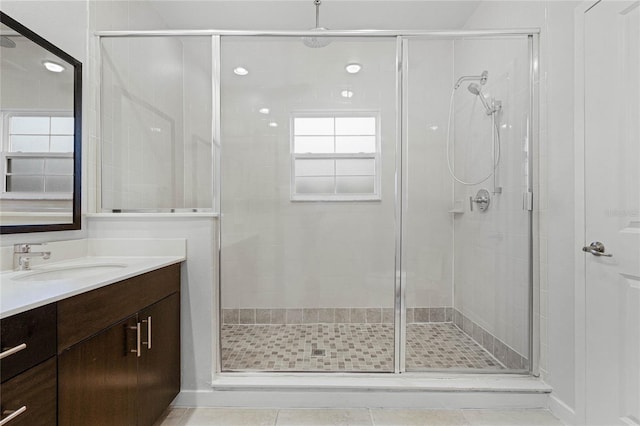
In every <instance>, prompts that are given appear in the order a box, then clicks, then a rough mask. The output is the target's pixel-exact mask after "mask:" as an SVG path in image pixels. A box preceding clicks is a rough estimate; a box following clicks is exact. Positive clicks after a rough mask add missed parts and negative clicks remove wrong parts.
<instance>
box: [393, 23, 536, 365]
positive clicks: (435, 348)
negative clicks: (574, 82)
mask: <svg viewBox="0 0 640 426" xmlns="http://www.w3.org/2000/svg"><path fill="white" fill-rule="evenodd" d="M532 42H533V40H532V37H530V36H529V37H528V36H526V35H522V36H512V37H490V38H489V37H484V38H481V37H480V38H473V37H464V38H448V39H446V38H440V39H433V38H431V39H429V38H423V39H421V38H419V37H416V38H408V39H405V40H404V41H403V43H404V44H403V46H404V52H403V53H404V55H403V56H404V58H405V64H404V68H403V79H404V87H403V94H404V105H403V116H404V120H405V121H404V125H405V129H404V135H405V137H404V140H403V143H405V145H406V146H405V147H404V151H403V152H404V153H405V155H404V157H403V164H404V166H403V174H404V183H403V190H404V191H405V192H404V194H403V198H404V200H405V201H404V205H403V219H402V227H403V248H402V270H403V275H402V277H403V288H404V290H405V298H406V306H405V309H404V311H405V312H404V314H405V317H406V322H405V324H406V328H405V333H406V341H405V343H404V345H403V348H404V353H405V357H404V366H405V369H406V371H424V370H431V371H433V370H446V371H461V372H474V371H475V372H487V371H491V372H526V371H528V370H529V368H530V359H529V354H530V345H531V343H530V342H531V340H530V339H531V334H530V332H531V317H530V316H531V282H532V281H531V279H532V278H531V272H530V271H531V267H532V266H531V244H532V236H531V210H530V209H531V207H532V206H531V204H530V203H528V202H527V201H528V200H530V196H531V182H532V176H531V161H532V142H531V134H532V133H531V129H532V124H531V123H532V114H531V113H532V110H531V88H532V81H533V80H532V74H531V73H532V62H531V60H532V54H533V53H532V52H533V50H532V49H533V45H532ZM434 58H438V60H437V61H435V60H434ZM523 200H524V201H525V202H524V203H523Z"/></svg>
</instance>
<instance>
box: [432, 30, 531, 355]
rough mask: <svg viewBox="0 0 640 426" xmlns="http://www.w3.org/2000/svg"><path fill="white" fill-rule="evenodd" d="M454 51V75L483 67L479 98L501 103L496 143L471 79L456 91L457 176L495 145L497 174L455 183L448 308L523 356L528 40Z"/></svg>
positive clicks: (480, 171)
mask: <svg viewBox="0 0 640 426" xmlns="http://www.w3.org/2000/svg"><path fill="white" fill-rule="evenodd" d="M454 50H455V62H454V74H455V76H456V78H457V77H459V76H463V75H479V74H480V73H481V72H482V71H484V70H487V71H488V72H489V78H488V80H487V84H486V85H484V86H482V91H483V92H484V94H485V99H487V101H488V102H490V99H491V98H495V99H496V100H498V101H501V102H502V110H501V112H500V113H499V114H498V115H497V118H498V125H499V135H500V146H499V148H498V147H494V146H493V136H492V135H493V133H494V132H495V129H493V128H492V127H493V125H492V120H491V117H490V116H488V115H487V114H486V112H485V108H484V106H483V105H482V103H481V102H480V100H479V98H478V97H477V96H475V95H473V94H471V93H470V92H469V91H468V90H467V86H468V85H469V82H465V83H463V84H462V85H461V86H460V87H459V89H458V90H457V91H456V93H455V98H454V99H455V107H454V112H453V113H454V118H455V119H454V123H453V125H452V136H451V140H452V141H453V142H452V143H453V144H454V145H455V147H452V150H451V152H452V153H453V159H452V163H453V164H455V167H454V170H455V172H456V174H457V176H458V178H460V179H461V180H464V181H466V182H478V181H480V180H482V179H484V178H486V177H487V176H489V175H490V174H491V171H492V169H493V164H494V157H493V155H494V154H493V153H494V150H496V156H497V150H498V149H499V155H500V159H499V164H498V166H497V168H496V172H495V179H494V177H493V176H492V177H490V178H488V179H486V180H485V181H484V182H482V183H479V184H476V185H463V184H461V183H458V182H456V183H455V190H454V198H455V199H456V200H457V201H458V204H459V206H460V207H461V208H462V211H463V213H458V214H456V215H455V219H454V246H455V271H454V283H455V284H454V292H455V302H454V308H455V309H456V310H458V311H459V312H460V313H461V314H462V315H463V316H464V317H466V318H468V319H469V320H470V321H471V322H473V323H475V324H476V327H477V326H479V327H482V329H484V330H486V331H487V332H489V333H490V334H492V335H493V336H494V337H496V338H498V339H499V340H500V341H502V342H503V343H505V344H506V345H507V346H509V347H510V348H511V349H513V350H515V351H516V352H518V353H519V354H520V355H521V356H524V357H525V358H528V356H529V354H528V352H529V266H530V262H529V252H530V250H529V241H530V237H529V212H528V211H526V210H525V209H524V207H523V198H524V195H525V193H526V192H527V179H528V177H529V171H528V166H527V160H528V159H529V158H531V157H532V152H531V147H530V146H529V145H528V144H529V138H528V126H529V123H530V120H531V115H530V105H529V99H530V96H529V90H530V89H529V48H528V43H527V39H526V37H521V38H517V39H515V38H514V39H508V40H500V39H485V40H470V39H467V40H457V41H456V42H455V49H454ZM475 83H478V82H477V81H476V82H475ZM445 175H448V172H445ZM480 189H486V190H488V191H489V193H490V205H489V208H488V210H487V211H485V212H481V211H480V210H479V208H478V206H477V205H475V206H474V210H473V211H471V208H470V203H469V197H471V196H473V197H475V196H476V193H477V192H478V190H480ZM499 191H501V192H499ZM468 327H469V326H467V328H468ZM468 331H469V332H470V334H474V332H473V330H471V329H469V330H468ZM475 334H478V333H477V332H476V333H475Z"/></svg>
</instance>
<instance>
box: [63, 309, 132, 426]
mask: <svg viewBox="0 0 640 426" xmlns="http://www.w3.org/2000/svg"><path fill="white" fill-rule="evenodd" d="M136 325H137V321H136V317H135V316H132V317H129V318H127V319H125V320H123V321H121V322H119V323H117V324H115V325H113V326H111V327H109V328H107V329H106V330H104V331H102V332H100V333H98V334H96V335H95V336H93V337H91V338H89V339H87V340H84V341H82V342H80V343H78V344H76V345H74V346H71V347H70V348H68V349H66V350H64V351H62V352H61V353H60V354H59V356H58V421H59V424H60V425H92V426H97V425H122V426H125V425H135V424H136V414H137V413H136V386H137V372H136V368H137V362H138V361H137V360H138V359H139V358H138V356H137V355H138V354H137V353H134V352H132V350H136V347H137V346H136Z"/></svg>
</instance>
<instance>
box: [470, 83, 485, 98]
mask: <svg viewBox="0 0 640 426" xmlns="http://www.w3.org/2000/svg"><path fill="white" fill-rule="evenodd" d="M467 89H468V90H469V91H470V92H471V93H473V94H474V95H476V96H480V94H481V93H482V89H481V88H480V85H479V84H478V83H471V84H470V85H469V86H468V87H467Z"/></svg>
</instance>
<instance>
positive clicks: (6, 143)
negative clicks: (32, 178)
mask: <svg viewBox="0 0 640 426" xmlns="http://www.w3.org/2000/svg"><path fill="white" fill-rule="evenodd" d="M15 116H18V117H73V112H72V111H31V110H30V111H20V110H5V111H0V134H1V135H2V144H1V146H0V149H1V150H2V151H1V155H0V175H1V176H2V184H1V187H0V199H2V200H72V199H73V191H71V192H18V191H10V192H8V191H7V161H8V160H9V159H11V158H43V159H48V158H71V159H73V156H74V153H73V152H13V151H10V144H11V140H10V130H9V129H10V125H9V121H10V120H11V118H12V117H15ZM71 176H73V170H72V175H71Z"/></svg>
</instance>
